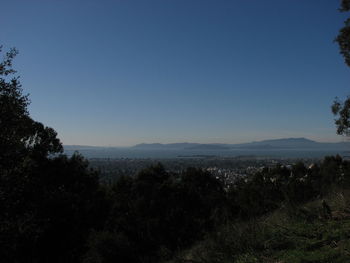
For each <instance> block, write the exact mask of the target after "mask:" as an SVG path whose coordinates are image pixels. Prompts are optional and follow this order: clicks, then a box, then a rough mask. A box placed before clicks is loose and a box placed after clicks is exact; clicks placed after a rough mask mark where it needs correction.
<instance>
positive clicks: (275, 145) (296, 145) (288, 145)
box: [131, 138, 350, 150]
mask: <svg viewBox="0 0 350 263" xmlns="http://www.w3.org/2000/svg"><path fill="white" fill-rule="evenodd" d="M131 148H133V149H142V150H171V149H176V150H273V149H276V150H278V149H290V150H292V149H315V150H317V149H320V150H328V149H332V150H349V149H350V142H338V143H324V142H316V141H312V140H309V139H306V138H286V139H275V140H264V141H257V142H250V143H240V144H217V143H212V144H200V143H171V144H161V143H149V144H148V143H142V144H137V145H135V146H133V147H131Z"/></svg>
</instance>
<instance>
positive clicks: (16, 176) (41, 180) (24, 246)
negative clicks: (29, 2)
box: [0, 49, 108, 263]
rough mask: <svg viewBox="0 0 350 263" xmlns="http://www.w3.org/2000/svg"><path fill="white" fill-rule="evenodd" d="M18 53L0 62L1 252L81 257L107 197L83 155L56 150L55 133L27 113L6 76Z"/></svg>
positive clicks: (19, 258)
mask: <svg viewBox="0 0 350 263" xmlns="http://www.w3.org/2000/svg"><path fill="white" fill-rule="evenodd" d="M17 53H18V52H17V51H16V50H15V49H11V50H10V51H9V52H8V53H6V54H5V57H4V59H3V61H2V62H1V63H0V149H1V151H0V211H1V213H0V258H1V261H2V262H14V263H20V262H35V263H39V262H43V263H44V262H62V263H63V262H79V260H80V258H81V257H82V255H83V254H84V253H85V248H86V241H87V237H88V234H89V231H90V229H92V228H95V229H99V228H101V227H102V226H103V224H104V218H105V215H106V211H107V209H108V203H107V202H106V200H105V193H104V191H103V189H102V188H101V187H100V186H99V182H98V176H97V174H96V173H95V172H93V171H90V169H89V168H88V164H87V162H86V161H85V160H84V158H82V157H81V156H79V155H73V156H72V157H71V158H68V157H67V156H65V155H58V156H57V154H59V153H61V152H62V145H61V143H60V141H59V139H58V138H57V137H56V136H57V133H56V132H55V131H54V130H53V129H52V128H48V127H45V126H44V125H43V124H42V123H40V122H36V121H34V120H33V119H32V118H31V117H30V116H29V113H28V109H27V107H28V104H29V99H28V96H27V95H23V93H22V89H21V85H20V83H19V80H18V77H13V78H10V75H11V74H14V73H15V71H14V70H13V69H12V59H13V58H14V57H15V56H16V54H17ZM53 154H56V155H53Z"/></svg>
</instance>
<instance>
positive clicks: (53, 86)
mask: <svg viewBox="0 0 350 263" xmlns="http://www.w3.org/2000/svg"><path fill="white" fill-rule="evenodd" d="M2 7H3V9H4V10H7V11H6V12H3V14H2V16H1V18H0V21H1V23H0V29H1V32H2V39H1V43H0V44H3V45H4V48H3V50H4V51H6V50H8V49H9V48H11V47H16V48H17V49H18V50H19V52H20V53H19V55H18V56H17V57H16V59H15V60H14V68H15V69H16V70H18V75H19V76H20V77H21V78H20V80H21V83H22V85H23V90H24V93H29V94H30V100H31V104H30V106H29V110H30V114H31V116H32V117H33V118H34V119H35V120H37V121H40V122H42V123H44V124H45V125H48V126H50V127H53V128H54V129H55V130H56V131H57V132H58V137H59V138H60V139H61V140H62V142H63V144H65V145H91V146H113V147H114V146H121V147H125V146H132V145H135V144H138V143H154V142H159V143H176V142H184V141H187V142H197V143H243V142H251V141H261V140H265V139H277V138H290V137H305V138H309V139H312V140H315V141H321V142H337V141H342V140H345V139H344V138H343V137H341V136H338V135H336V128H335V125H334V120H333V119H334V118H333V116H332V114H331V110H330V107H331V105H332V102H333V100H334V98H335V97H336V96H338V97H340V98H345V97H346V96H347V95H348V92H349V89H348V83H349V80H350V74H349V69H348V68H347V67H346V66H345V65H344V62H343V58H342V57H341V55H340V54H339V48H338V45H337V44H336V43H334V39H335V37H336V35H337V34H338V31H339V28H341V27H342V26H343V21H344V19H345V17H346V15H345V14H342V13H340V12H339V10H338V8H339V1H311V0H310V1H291V0H289V1H280V0H268V1H243V0H235V1H226V0H222V1H209V0H202V1H198V0H193V1H188V0H186V1H185V0H178V1H160V0H151V1H140V0H135V1H107V0H106V1H103V2H101V1H82V0H77V1H60V2H51V1H41V0H34V1H24V0H22V1H20V0H12V1H8V0H5V1H3V2H2ZM10 10H14V12H10Z"/></svg>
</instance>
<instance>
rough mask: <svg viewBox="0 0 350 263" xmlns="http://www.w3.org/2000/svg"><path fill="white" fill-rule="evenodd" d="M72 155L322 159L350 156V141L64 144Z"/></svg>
mask: <svg viewBox="0 0 350 263" xmlns="http://www.w3.org/2000/svg"><path fill="white" fill-rule="evenodd" d="M64 150H65V153H66V154H68V155H71V154H73V153H74V152H75V151H78V152H79V153H81V154H82V155H84V156H85V157H87V158H174V157H179V156H198V155H208V156H209V155H210V156H238V155H255V156H277V157H287V156H288V157H291V156H292V157H322V156H326V155H334V154H338V153H339V154H341V155H345V156H348V155H350V142H338V143H323V142H316V141H312V140H309V139H305V138H287V139H276V140H264V141H257V142H250V143H240V144H220V143H210V144H201V143H188V142H184V143H169V144H162V143H141V144H137V145H135V146H132V147H102V146H80V145H64Z"/></svg>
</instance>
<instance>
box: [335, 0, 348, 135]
mask: <svg viewBox="0 0 350 263" xmlns="http://www.w3.org/2000/svg"><path fill="white" fill-rule="evenodd" d="M340 10H341V11H342V12H349V11H350V0H342V3H341V8H340ZM344 23H345V25H344V27H343V28H341V29H340V31H339V34H338V36H337V38H336V41H337V42H338V44H339V49H340V53H341V54H342V56H343V57H344V60H345V63H346V64H347V65H348V66H349V67H350V17H349V18H347V19H346V20H345V22H344ZM332 112H333V114H334V115H335V116H336V119H335V125H336V126H337V133H338V134H340V135H347V136H349V135H350V97H348V98H347V99H346V100H345V101H341V100H339V99H338V98H336V100H335V101H334V103H333V105H332Z"/></svg>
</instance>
